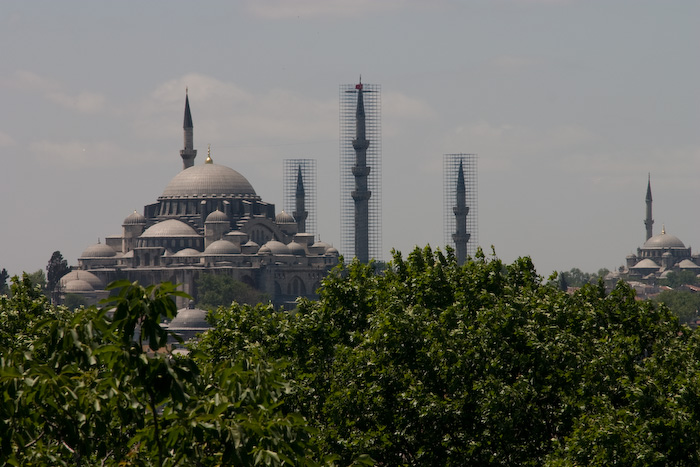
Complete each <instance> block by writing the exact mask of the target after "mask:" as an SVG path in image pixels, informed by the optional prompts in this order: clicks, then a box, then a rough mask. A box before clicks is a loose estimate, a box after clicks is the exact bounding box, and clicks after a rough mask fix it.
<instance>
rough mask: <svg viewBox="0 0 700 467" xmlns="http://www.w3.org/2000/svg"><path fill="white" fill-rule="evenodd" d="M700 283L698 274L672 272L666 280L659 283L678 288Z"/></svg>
mask: <svg viewBox="0 0 700 467" xmlns="http://www.w3.org/2000/svg"><path fill="white" fill-rule="evenodd" d="M699 282H700V280H699V279H698V276H697V273H695V272H693V271H671V272H669V273H668V275H667V276H666V278H664V279H662V280H661V281H660V282H659V283H660V284H661V285H667V286H669V287H672V288H676V287H680V286H682V285H686V284H690V285H696V284H698V283H699Z"/></svg>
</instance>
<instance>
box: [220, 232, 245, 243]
mask: <svg viewBox="0 0 700 467" xmlns="http://www.w3.org/2000/svg"><path fill="white" fill-rule="evenodd" d="M224 237H226V240H228V241H231V242H233V243H238V244H241V243H244V242H245V241H246V240H247V239H248V234H247V233H245V232H241V231H240V230H232V231H231V232H229V233H227V234H226V235H224Z"/></svg>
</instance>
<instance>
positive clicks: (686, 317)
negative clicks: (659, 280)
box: [654, 289, 700, 323]
mask: <svg viewBox="0 0 700 467" xmlns="http://www.w3.org/2000/svg"><path fill="white" fill-rule="evenodd" d="M654 301H655V302H657V303H663V304H664V305H666V306H667V307H668V308H669V309H670V310H671V312H673V314H674V315H676V316H677V317H678V319H679V320H680V322H681V323H689V322H690V321H693V320H694V319H696V318H697V317H698V314H699V313H698V312H699V311H700V294H699V293H697V292H691V291H690V290H683V289H679V290H665V291H663V292H661V293H660V294H659V295H657V296H656V297H654Z"/></svg>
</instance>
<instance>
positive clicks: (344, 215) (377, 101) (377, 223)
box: [339, 83, 382, 260]
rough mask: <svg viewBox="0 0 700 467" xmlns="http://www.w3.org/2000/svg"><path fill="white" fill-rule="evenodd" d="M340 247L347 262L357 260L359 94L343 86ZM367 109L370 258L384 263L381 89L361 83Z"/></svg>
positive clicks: (341, 108) (354, 87)
mask: <svg viewBox="0 0 700 467" xmlns="http://www.w3.org/2000/svg"><path fill="white" fill-rule="evenodd" d="M339 94H340V96H339V99H340V244H341V253H342V254H343V255H344V257H345V258H346V259H351V258H353V257H354V256H355V204H354V200H353V198H352V195H351V193H352V192H353V190H355V177H354V176H353V174H352V167H353V166H354V165H355V150H354V149H353V146H352V140H353V139H354V138H355V130H356V125H355V124H356V121H355V111H356V110H357V90H356V85H355V84H341V85H340V93H339ZM362 94H363V98H364V106H365V128H366V133H365V134H366V138H367V140H369V148H368V149H367V167H370V169H371V170H370V173H369V176H368V177H367V184H368V189H369V190H370V191H371V192H372V196H371V197H370V198H369V203H368V204H369V206H368V209H369V216H368V220H369V238H368V241H369V245H368V250H369V257H370V258H374V259H377V260H381V259H382V118H381V117H382V93H381V85H379V84H365V83H362Z"/></svg>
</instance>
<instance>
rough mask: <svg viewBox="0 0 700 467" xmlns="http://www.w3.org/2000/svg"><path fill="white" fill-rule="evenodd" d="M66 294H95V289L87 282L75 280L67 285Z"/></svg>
mask: <svg viewBox="0 0 700 467" xmlns="http://www.w3.org/2000/svg"><path fill="white" fill-rule="evenodd" d="M64 290H65V292H66V293H85V292H94V291H95V289H94V288H93V287H92V286H91V285H90V284H89V283H88V282H87V281H84V280H81V279H75V280H72V281H70V282H68V283H67V284H66V287H65V289H64Z"/></svg>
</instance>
